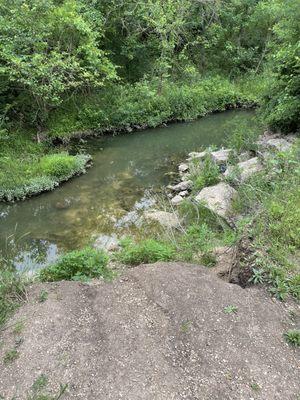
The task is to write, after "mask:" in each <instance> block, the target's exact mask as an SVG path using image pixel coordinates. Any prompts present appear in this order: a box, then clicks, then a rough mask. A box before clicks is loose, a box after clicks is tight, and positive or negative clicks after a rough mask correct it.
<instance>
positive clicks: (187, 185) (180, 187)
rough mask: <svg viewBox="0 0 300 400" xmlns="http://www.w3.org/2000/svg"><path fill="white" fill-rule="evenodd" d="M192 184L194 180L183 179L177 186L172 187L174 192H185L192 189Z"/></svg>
mask: <svg viewBox="0 0 300 400" xmlns="http://www.w3.org/2000/svg"><path fill="white" fill-rule="evenodd" d="M192 186H193V182H192V181H182V182H179V183H178V184H177V185H175V186H171V187H170V188H171V189H172V190H174V192H183V191H184V190H189V189H191V188H192Z"/></svg>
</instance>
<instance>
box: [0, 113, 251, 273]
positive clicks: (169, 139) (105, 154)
mask: <svg viewBox="0 0 300 400" xmlns="http://www.w3.org/2000/svg"><path fill="white" fill-rule="evenodd" d="M252 116H253V112H250V111H227V112H224V113H220V114H214V115H211V116H208V117H205V118H202V119H200V120H198V121H195V122H190V123H176V124H171V125H169V126H168V127H165V128H156V129H148V130H145V131H142V132H135V133H132V134H126V135H119V136H107V137H102V138H97V139H90V140H88V141H87V142H85V143H81V144H77V145H76V150H84V151H86V152H88V153H89V154H92V156H93V163H94V164H93V167H92V168H91V169H90V170H88V173H87V174H86V175H83V176H80V177H77V178H75V179H73V180H71V181H69V182H67V183H65V184H63V185H62V186H61V187H60V188H58V189H56V190H55V191H53V192H50V193H44V194H42V195H40V196H37V197H35V198H31V199H29V200H26V201H24V202H19V203H16V204H13V205H6V204H0V252H1V254H2V257H4V258H5V259H8V260H12V261H13V262H14V264H15V265H16V267H17V268H22V269H23V268H30V269H32V268H37V267H40V266H42V265H44V264H45V263H49V262H51V261H53V260H55V259H56V258H57V255H58V254H59V253H60V252H62V251H66V250H73V249H76V248H80V247H82V246H84V245H86V244H88V243H91V241H92V240H93V239H92V238H95V237H97V235H98V236H99V235H100V234H102V233H105V234H108V233H113V232H117V233H118V232H120V230H123V231H124V230H126V229H128V230H130V222H132V221H133V220H134V219H135V216H136V214H137V213H138V212H139V211H140V210H141V209H143V208H147V207H149V206H151V194H152V193H153V192H159V191H160V190H161V189H162V188H163V186H164V185H166V184H168V183H169V182H170V179H171V177H170V175H169V174H168V172H170V171H172V170H173V171H175V170H176V165H177V163H178V162H179V161H180V160H183V159H184V158H185V157H186V155H187V153H188V152H190V151H194V150H197V149H199V148H201V147H206V146H209V145H216V146H220V145H222V144H223V143H224V142H225V132H226V131H227V130H228V129H230V128H229V127H230V124H233V123H235V124H236V123H237V122H238V123H239V122H240V123H242V122H244V121H246V122H247V123H249V124H251V125H252V123H253V119H252Z"/></svg>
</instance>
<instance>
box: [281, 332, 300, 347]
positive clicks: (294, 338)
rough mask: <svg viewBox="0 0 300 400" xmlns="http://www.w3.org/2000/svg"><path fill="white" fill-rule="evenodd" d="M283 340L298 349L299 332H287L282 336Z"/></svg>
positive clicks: (299, 342) (299, 344)
mask: <svg viewBox="0 0 300 400" xmlns="http://www.w3.org/2000/svg"><path fill="white" fill-rule="evenodd" d="M284 338H285V340H286V341H287V343H288V344H290V345H291V346H294V347H300V331H299V330H298V329H291V330H289V331H288V332H286V333H285V334H284Z"/></svg>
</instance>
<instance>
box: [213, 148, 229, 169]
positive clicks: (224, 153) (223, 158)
mask: <svg viewBox="0 0 300 400" xmlns="http://www.w3.org/2000/svg"><path fill="white" fill-rule="evenodd" d="M230 153H231V149H221V150H218V151H213V152H212V153H211V157H212V159H213V161H214V162H215V163H216V164H218V165H221V164H227V162H228V159H229V156H230Z"/></svg>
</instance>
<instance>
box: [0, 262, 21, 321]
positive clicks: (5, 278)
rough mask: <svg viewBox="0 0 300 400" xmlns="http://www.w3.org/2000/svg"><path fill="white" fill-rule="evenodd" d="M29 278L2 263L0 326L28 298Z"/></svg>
mask: <svg viewBox="0 0 300 400" xmlns="http://www.w3.org/2000/svg"><path fill="white" fill-rule="evenodd" d="M27 282H28V278H26V277H25V276H24V275H22V274H19V273H17V272H16V271H15V270H13V269H11V268H8V267H6V266H5V265H0V327H1V326H2V325H3V324H4V323H5V322H6V320H7V319H8V317H9V316H10V315H11V314H12V313H13V312H14V311H15V310H16V308H17V307H18V305H19V304H20V303H22V302H23V301H24V299H25V298H26V285H27Z"/></svg>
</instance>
